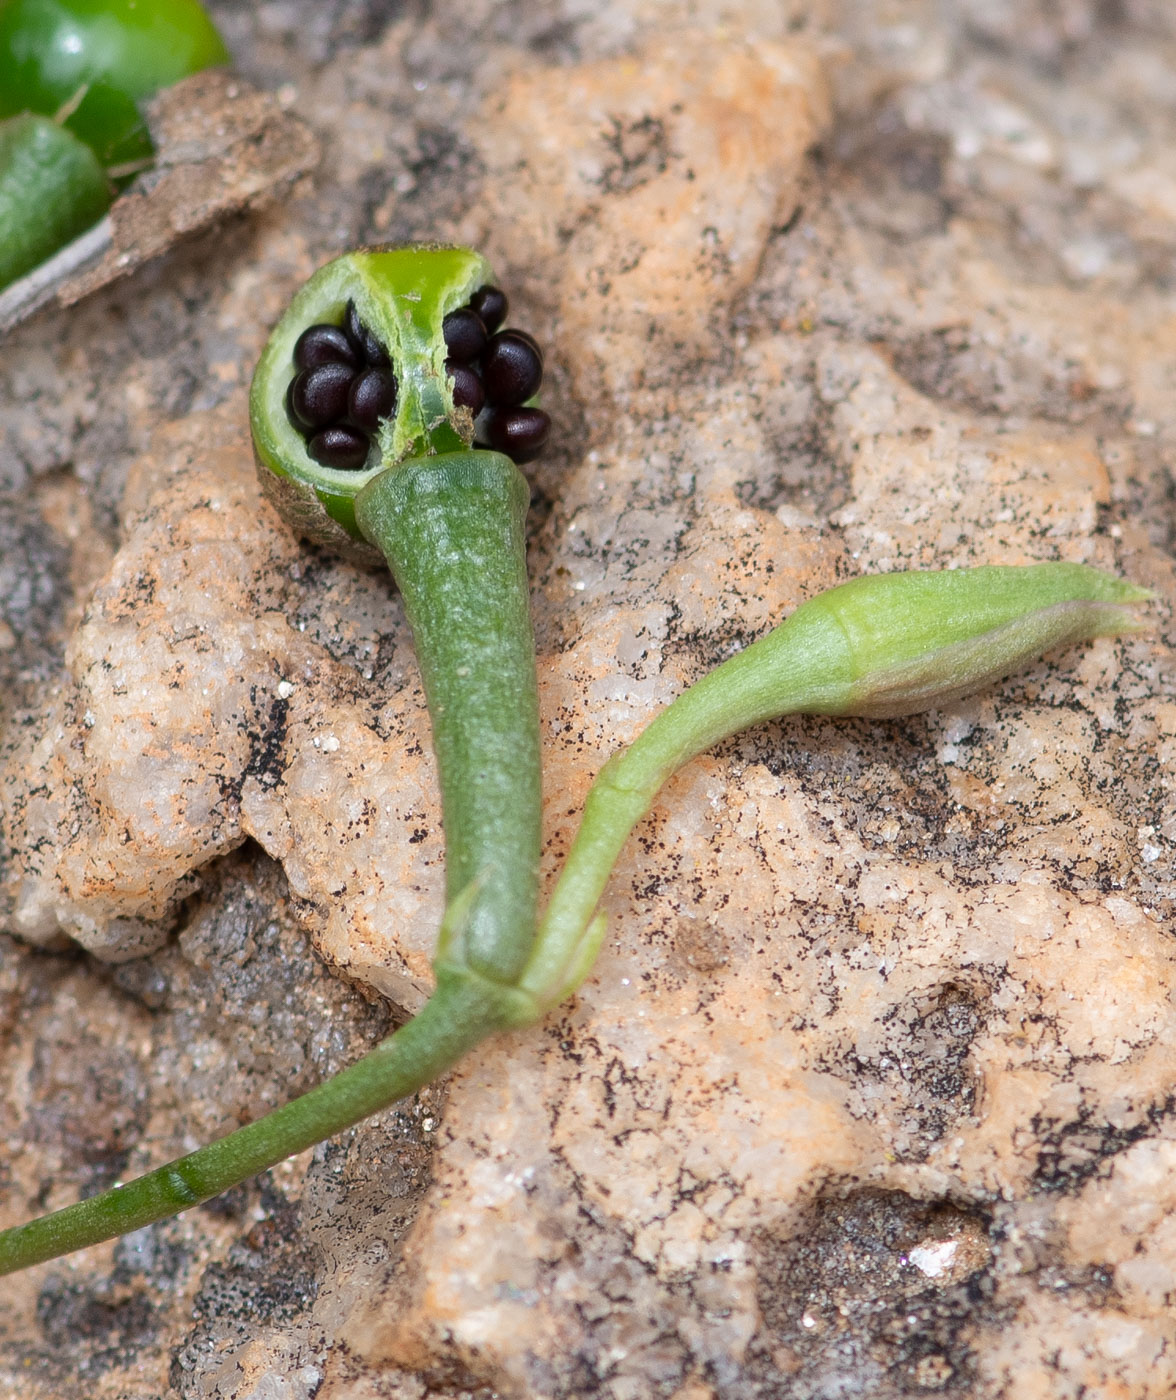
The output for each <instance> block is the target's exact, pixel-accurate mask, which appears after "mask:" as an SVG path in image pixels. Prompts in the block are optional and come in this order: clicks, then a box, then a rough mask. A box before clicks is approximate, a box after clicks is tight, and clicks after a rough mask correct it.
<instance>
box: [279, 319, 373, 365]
mask: <svg viewBox="0 0 1176 1400" xmlns="http://www.w3.org/2000/svg"><path fill="white" fill-rule="evenodd" d="M294 364H295V365H296V366H297V367H298V368H299V369H314V368H315V366H316V365H350V366H351V368H352V369H358V368H359V355H358V353H357V352H356V349H355V347H354V346H353V345H352V343H351V341H350V340H348V339H347V334H346V332H345V331H344V330H343V327H342V326H327V325H317V326H307V328H306V329H305V330H304V331H303V332H302V334H301V335H300V336H299V337H298V339H297V341H295V343H294Z"/></svg>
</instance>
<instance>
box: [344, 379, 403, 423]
mask: <svg viewBox="0 0 1176 1400" xmlns="http://www.w3.org/2000/svg"><path fill="white" fill-rule="evenodd" d="M395 411H396V376H395V375H394V374H393V373H392V371H391V370H387V369H365V370H364V372H363V373H362V374H357V375H356V376H355V378H354V379H353V380H352V382H351V392H350V393H349V394H348V396H347V416H348V418H350V419H351V421H352V422H353V423H354V424H355V426H356V427H357V428H362V429H363V430H364V432H367V433H374V432H375V431H376V429H377V428H378V427H379V425H380V422H381V421H382V420H383V419H385V418H388V417H390V416H391V415H392V414H393V413H394V412H395Z"/></svg>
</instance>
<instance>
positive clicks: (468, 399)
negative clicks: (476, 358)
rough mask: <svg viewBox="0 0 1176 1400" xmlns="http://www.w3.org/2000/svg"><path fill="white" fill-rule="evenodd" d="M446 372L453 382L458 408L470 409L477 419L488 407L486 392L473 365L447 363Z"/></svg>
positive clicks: (450, 361) (454, 399)
mask: <svg viewBox="0 0 1176 1400" xmlns="http://www.w3.org/2000/svg"><path fill="white" fill-rule="evenodd" d="M445 372H446V373H447V374H448V375H449V377H450V379H452V380H453V402H454V404H455V405H456V406H457V407H458V408H468V409H469V410H470V412H471V413H472V414H473V415H474V417H475V418H476V417H477V416H478V414H479V413H481V411H482V410H483V409H484V408H485V407H486V390H485V389H483V388H482V381H481V379H480V378H479V377H478V371H477V370H476V369H474V368H473V367H472V366H471V365H459V364H456V363H455V362H454V361H453V360H446V361H445Z"/></svg>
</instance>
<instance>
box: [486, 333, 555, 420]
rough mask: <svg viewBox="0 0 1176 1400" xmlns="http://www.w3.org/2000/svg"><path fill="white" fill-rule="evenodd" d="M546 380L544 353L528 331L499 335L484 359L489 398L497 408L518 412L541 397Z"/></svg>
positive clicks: (493, 338) (487, 349)
mask: <svg viewBox="0 0 1176 1400" xmlns="http://www.w3.org/2000/svg"><path fill="white" fill-rule="evenodd" d="M542 380H543V352H542V351H541V350H540V349H539V347H538V345H536V344H535V342H534V341H533V340H532V339H531V337H530V336H529V335H528V334H527V333H526V331H515V330H510V331H499V332H498V334H497V335H495V336H492V337H491V339H490V343H489V345H488V346H487V347H486V353H485V355H484V356H483V357H482V383H483V384H484V385H485V386H486V398H487V400H488V401H489V402H490V403H492V404H494V405H495V406H496V407H506V408H514V407H515V406H517V405H518V404H521V403H525V402H526V401H527V400H528V399H529V398H530V397H531V396H532V395H533V394H536V393H538V391H539V385H540V384H541V383H542Z"/></svg>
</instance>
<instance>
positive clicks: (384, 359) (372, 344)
mask: <svg viewBox="0 0 1176 1400" xmlns="http://www.w3.org/2000/svg"><path fill="white" fill-rule="evenodd" d="M343 329H344V330H345V331H346V332H347V338H348V340H350V341H351V343H352V345H354V346H355V348H356V350H358V351H359V353H360V354H361V355H362V356H363V358H364V359H365V360H366V361H367V362H368V364H369V365H371V366H372V367H373V368H374V369H387V368H388V366H389V365H390V364H391V363H392V361H391V360H390V359H389V358H388V352H387V350H385V349H384V347H383V346H382V345H381V344H380V342H379V341H378V340H377V339H376V337H375V336H374V335H373V334H372V332H371V331H369V330H368V328H367V327H366V326H365V325H364V323H363V322H362V321H361V320H360V319H359V312H358V311H356V309H355V303H354V302H353V301H349V302H348V303H347V311H346V312H345V314H344V316H343Z"/></svg>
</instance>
